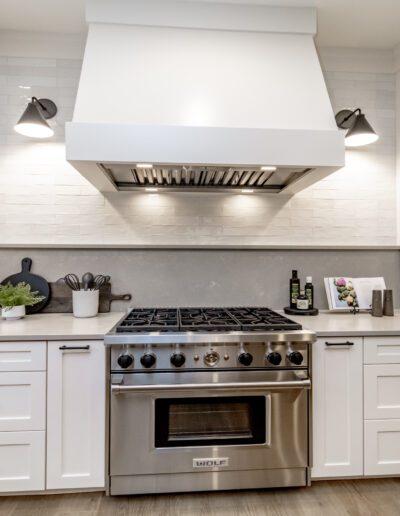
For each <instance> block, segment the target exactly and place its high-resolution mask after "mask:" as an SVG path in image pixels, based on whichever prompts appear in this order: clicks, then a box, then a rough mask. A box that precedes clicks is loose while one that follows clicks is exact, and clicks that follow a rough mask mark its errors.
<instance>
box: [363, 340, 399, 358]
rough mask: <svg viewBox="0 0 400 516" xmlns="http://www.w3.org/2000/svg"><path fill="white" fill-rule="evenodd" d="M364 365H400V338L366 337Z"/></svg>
mask: <svg viewBox="0 0 400 516" xmlns="http://www.w3.org/2000/svg"><path fill="white" fill-rule="evenodd" d="M364 364H400V337H365V338H364Z"/></svg>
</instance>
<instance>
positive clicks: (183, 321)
mask: <svg viewBox="0 0 400 516" xmlns="http://www.w3.org/2000/svg"><path fill="white" fill-rule="evenodd" d="M179 315H180V328H181V330H183V331H188V330H189V331H235V330H236V331H239V330H240V325H239V323H238V322H237V321H236V320H235V319H234V318H233V317H232V316H231V315H230V314H229V313H228V312H227V311H226V310H224V309H223V308H180V309H179Z"/></svg>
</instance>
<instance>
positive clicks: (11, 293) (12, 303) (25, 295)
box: [0, 282, 44, 320]
mask: <svg viewBox="0 0 400 516" xmlns="http://www.w3.org/2000/svg"><path fill="white" fill-rule="evenodd" d="M43 299H44V297H43V296H40V295H38V292H32V291H31V286H30V285H29V284H28V283H24V282H21V283H18V284H17V285H11V283H7V285H0V306H1V309H2V310H1V316H2V317H3V318H4V319H9V320H13V319H21V318H22V317H24V315H25V314H26V311H25V307H26V306H32V305H35V304H36V303H39V302H40V301H42V300H43Z"/></svg>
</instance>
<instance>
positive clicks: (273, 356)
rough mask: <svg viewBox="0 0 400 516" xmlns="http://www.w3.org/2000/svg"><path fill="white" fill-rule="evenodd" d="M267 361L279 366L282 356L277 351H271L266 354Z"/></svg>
mask: <svg viewBox="0 0 400 516" xmlns="http://www.w3.org/2000/svg"><path fill="white" fill-rule="evenodd" d="M267 360H268V362H269V363H270V364H272V365H279V364H280V363H281V362H282V356H281V354H280V353H278V352H277V351H272V352H271V353H268V355H267Z"/></svg>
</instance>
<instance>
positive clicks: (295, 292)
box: [292, 284, 300, 305]
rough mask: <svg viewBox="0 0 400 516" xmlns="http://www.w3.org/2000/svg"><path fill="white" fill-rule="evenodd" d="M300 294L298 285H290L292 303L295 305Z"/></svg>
mask: <svg viewBox="0 0 400 516" xmlns="http://www.w3.org/2000/svg"><path fill="white" fill-rule="evenodd" d="M299 293H300V285H296V284H294V285H292V303H293V304H294V305H296V301H297V298H298V297H299Z"/></svg>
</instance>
